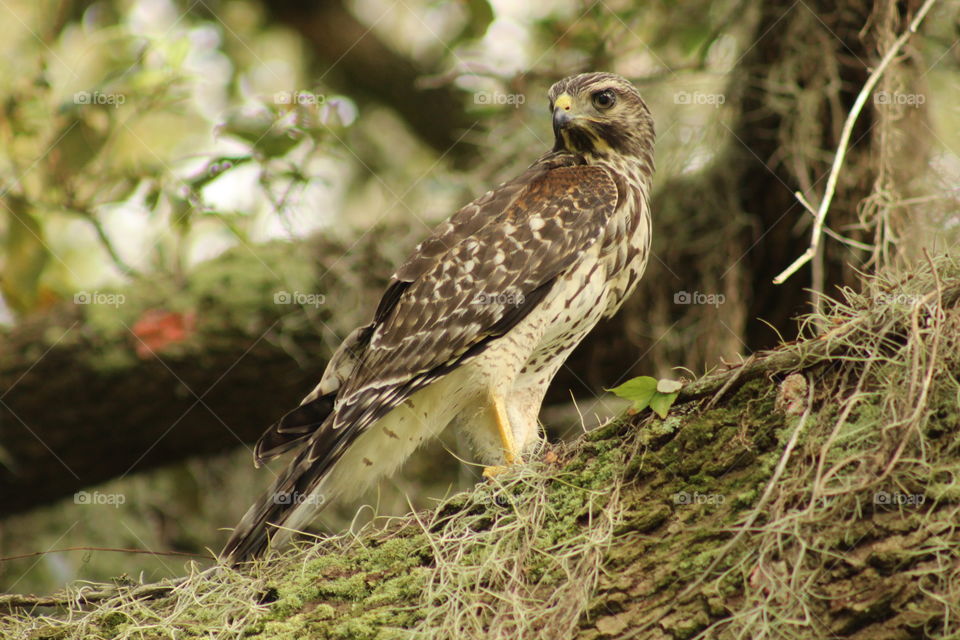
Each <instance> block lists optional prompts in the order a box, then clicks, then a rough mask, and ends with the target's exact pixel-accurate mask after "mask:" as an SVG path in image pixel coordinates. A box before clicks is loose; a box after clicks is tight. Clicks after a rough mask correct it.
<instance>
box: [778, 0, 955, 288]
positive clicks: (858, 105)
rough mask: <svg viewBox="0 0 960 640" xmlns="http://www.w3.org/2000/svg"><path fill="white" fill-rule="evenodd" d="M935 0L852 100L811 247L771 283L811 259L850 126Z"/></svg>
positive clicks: (926, 4)
mask: <svg viewBox="0 0 960 640" xmlns="http://www.w3.org/2000/svg"><path fill="white" fill-rule="evenodd" d="M935 2H936V0H926V2H924V3H923V6H922V7H920V10H919V11H918V12H917V15H916V16H914V18H913V20H912V21H911V22H910V26H909V27H908V28H907V30H906V31H904V32H903V33H902V34H900V37H899V38H897V39H896V40H895V41H894V43H893V45H892V46H891V47H890V49H888V50H887V53H886V54H885V55H884V56H883V59H881V60H880V64H879V65H877V68H876V69H874V70H873V73H871V74H870V76H869V77H868V78H867V81H866V83H865V84H864V85H863V88H862V89H861V90H860V94H859V95H858V96H857V99H856V101H855V102H854V103H853V107H852V108H851V109H850V113H848V114H847V119H846V121H845V122H844V123H843V131H842V132H841V134H840V143H839V144H838V145H837V153H836V155H835V156H834V158H833V165H832V166H831V167H830V177H829V178H827V188H826V191H825V192H824V194H823V200H821V201H820V207H819V208H818V209H817V216H816V220H814V223H813V233H812V238H811V239H810V246H809V247H807V250H806V251H804V252H803V255H801V256H800V257H799V258H797V259H796V260H794V261H793V264H791V265H790V266H789V267H787V268H786V269H784V270H783V271H782V272H781V273H780V275H778V276H777V277H776V278H774V279H773V283H774V284H783V283H784V282H785V281H786V280H787V278H789V277H790V276H792V275H793V274H794V273H796V272H797V270H798V269H800V267H802V266H803V265H805V264H807V263H808V262H810V260H811V259H813V257H814V256H815V255H816V254H817V249H818V248H819V247H820V238H821V235H822V233H823V224H824V221H825V220H826V219H827V211H828V210H829V209H830V203H831V201H832V200H833V194H834V192H835V191H836V188H837V178H838V177H839V175H840V168H841V167H842V166H843V161H844V159H845V158H846V155H847V145H848V144H849V143H850V136H852V135H853V126H854V125H855V124H856V122H857V118H858V117H860V111H862V110H863V105H864V104H866V102H867V97H868V96H869V95H870V93H871V92H872V91H873V88H874V87H875V86H876V84H877V82H879V80H880V76H882V75H883V72H884V71H886V69H887V67H888V66H889V65H890V62H892V61H893V59H894V57H896V55H897V54H898V53H899V52H900V49H901V48H902V47H903V45H904V44H906V42H907V40H908V39H909V38H910V36H911V35H912V34H914V33H916V31H917V29H918V28H919V27H920V23H921V22H923V19H924V17H926V15H927V12H928V11H930V8H931V7H932V6H933V5H934V3H935ZM801 203H802V204H804V206H809V205H808V204H807V203H806V202H805V201H803V200H801Z"/></svg>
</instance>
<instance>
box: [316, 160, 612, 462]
mask: <svg viewBox="0 0 960 640" xmlns="http://www.w3.org/2000/svg"><path fill="white" fill-rule="evenodd" d="M490 195H492V196H493V197H490V198H489V199H488V203H483V198H481V200H480V201H478V203H477V205H478V206H477V207H476V210H475V211H471V212H470V220H472V221H476V222H475V223H473V225H471V226H472V227H473V228H472V229H471V232H470V233H469V234H466V235H463V234H460V236H459V237H456V238H455V239H454V240H453V241H451V240H450V238H451V234H450V228H449V227H448V226H447V225H444V226H441V227H440V228H439V229H438V231H437V233H436V234H435V235H434V236H433V237H431V238H430V239H429V240H427V241H426V242H424V243H423V244H422V245H421V248H420V251H419V252H418V253H417V255H416V256H415V257H414V258H413V259H411V260H410V261H408V262H407V263H406V264H405V265H404V266H403V267H401V269H400V270H398V272H397V280H396V281H395V282H394V284H393V285H392V286H391V288H390V290H388V292H387V294H386V295H385V296H384V301H383V302H382V303H381V305H380V308H379V309H378V310H377V317H376V319H375V328H374V330H373V334H372V335H371V338H370V344H369V346H368V348H367V349H366V351H365V352H364V354H363V356H362V358H361V359H360V361H359V362H358V364H357V367H356V369H355V370H354V372H353V375H351V376H350V378H349V379H348V380H347V381H346V382H345V384H344V386H343V388H342V389H341V390H340V393H339V394H338V396H337V404H336V407H335V409H334V413H335V418H334V423H333V428H334V429H339V428H341V427H349V430H350V431H354V433H356V431H355V430H362V429H363V428H365V427H366V426H367V425H369V424H370V423H371V422H372V421H373V420H375V419H376V418H378V417H380V416H382V415H384V414H385V413H386V412H388V411H389V410H390V409H392V408H393V407H395V406H397V405H398V404H400V403H401V402H403V400H405V399H406V398H407V397H409V396H410V395H411V394H412V393H414V392H415V391H417V390H418V389H420V388H422V387H424V386H425V385H427V384H429V383H430V382H431V381H432V380H435V379H436V378H438V377H439V376H441V375H444V374H446V373H448V372H449V371H451V370H452V369H454V368H456V367H457V366H459V365H460V364H462V363H463V362H465V361H466V360H468V359H469V358H470V357H472V356H474V355H476V354H477V353H479V352H480V351H481V350H482V349H483V348H484V347H485V345H486V344H487V343H488V342H489V341H490V340H492V339H494V338H496V337H499V336H501V335H503V334H504V333H506V332H507V331H508V330H509V329H510V328H511V327H512V326H514V325H515V324H516V323H517V322H519V320H521V319H522V318H523V317H524V316H526V314H527V313H529V311H530V310H531V309H532V308H534V307H535V306H536V304H537V303H538V302H539V301H540V300H541V299H542V298H543V297H544V296H545V295H546V294H547V293H548V292H549V289H550V287H551V286H552V284H553V282H554V280H555V279H556V278H557V276H559V275H561V274H562V273H564V272H565V271H566V270H567V269H568V268H569V267H570V266H572V265H573V264H574V263H575V262H576V261H577V260H578V258H579V257H580V256H581V255H582V254H583V252H584V251H586V250H587V249H588V248H589V247H590V245H591V244H593V242H595V241H596V240H597V238H598V237H599V236H600V234H601V232H602V231H603V229H604V227H605V226H606V224H607V221H608V220H609V219H610V216H611V215H612V214H613V212H614V209H615V208H616V205H617V197H618V196H617V188H616V184H615V182H614V180H613V178H612V177H611V175H610V174H609V173H608V172H607V171H606V170H605V169H603V168H600V167H590V166H573V167H560V168H554V169H550V170H548V171H544V172H542V173H540V174H538V175H536V176H535V177H533V179H532V180H531V181H530V182H529V183H527V184H526V185H525V186H524V187H523V188H522V189H520V190H519V191H518V192H517V193H516V195H514V196H513V197H512V198H511V199H510V202H509V204H508V205H507V206H506V208H504V209H501V208H499V207H497V206H496V203H497V202H498V199H497V197H496V192H494V194H488V196H490ZM484 198H487V196H484ZM454 228H456V227H454ZM460 228H461V229H462V227H460ZM438 238H445V241H446V242H449V243H450V244H449V246H448V247H447V248H446V249H445V250H444V249H443V248H442V247H443V244H442V243H441V242H440V241H439V240H438ZM427 248H429V252H427V251H425V249H427ZM427 256H430V257H429V258H428V257H427ZM406 278H410V279H409V280H408V279H406ZM340 438H347V439H350V438H349V437H348V436H346V434H343V435H342V436H340V437H338V440H340ZM317 444H318V445H320V443H317ZM340 444H341V446H342V445H344V444H345V443H343V442H342V441H341V443H340ZM322 448H324V447H323V446H322V445H321V449H322ZM337 448H340V447H337ZM317 453H320V454H321V455H322V453H321V451H317Z"/></svg>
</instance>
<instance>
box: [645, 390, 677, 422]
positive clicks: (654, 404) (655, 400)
mask: <svg viewBox="0 0 960 640" xmlns="http://www.w3.org/2000/svg"><path fill="white" fill-rule="evenodd" d="M678 393H679V392H678V391H674V392H673V393H659V392H657V393H654V394H653V397H652V398H650V408H651V409H653V410H654V411H656V412H657V415H658V416H660V418H661V419H663V418H666V417H667V412H668V411H670V407H671V406H672V405H673V401H674V400H676V399H677V394H678Z"/></svg>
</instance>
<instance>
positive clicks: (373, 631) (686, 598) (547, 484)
mask: <svg viewBox="0 0 960 640" xmlns="http://www.w3.org/2000/svg"><path fill="white" fill-rule="evenodd" d="M867 289H868V290H869V291H870V295H869V296H857V295H854V294H850V297H849V298H848V300H847V301H846V302H845V303H843V304H839V303H838V304H836V305H835V306H834V308H833V309H832V311H831V313H830V315H829V316H827V317H824V318H820V320H821V321H822V323H823V324H824V325H825V326H828V327H831V331H830V332H829V334H828V336H829V337H819V338H818V337H814V338H811V339H809V340H805V341H801V342H799V343H796V344H791V345H786V346H784V347H781V348H780V349H779V350H777V351H775V352H773V353H771V354H768V355H766V356H764V357H762V358H758V359H757V362H760V363H761V365H762V364H763V363H764V362H767V363H770V364H769V366H768V367H767V370H766V372H767V373H768V374H769V375H767V376H759V377H756V376H754V377H752V379H751V377H750V376H748V375H738V374H737V371H736V370H733V371H730V372H727V373H725V374H723V375H724V376H726V377H727V379H728V380H733V383H732V384H731V385H729V386H726V390H725V395H724V396H723V397H722V398H720V399H719V400H718V401H717V402H716V403H715V404H714V405H713V406H712V407H709V404H710V400H709V399H707V398H706V397H702V399H699V400H696V399H688V400H687V401H686V402H681V403H680V404H678V405H676V406H675V407H674V409H673V410H672V412H671V414H670V415H668V417H667V418H666V419H660V418H657V417H655V416H651V415H636V416H630V417H626V418H623V419H621V420H617V421H615V422H613V423H611V424H609V425H607V426H605V427H602V428H600V429H598V430H596V431H594V432H592V433H590V434H587V435H586V436H584V438H583V439H582V440H581V441H579V442H577V443H574V444H572V445H569V446H564V447H558V448H552V449H548V450H547V451H545V452H544V454H543V456H542V458H541V459H540V460H539V461H537V462H534V463H532V464H528V465H525V466H522V467H519V468H517V469H516V470H515V471H513V472H511V473H507V474H504V475H502V476H498V478H497V481H496V482H494V483H493V484H483V485H478V486H477V487H476V489H475V490H473V491H472V492H468V493H464V494H459V495H456V496H453V497H452V498H450V499H448V500H446V501H445V502H443V503H442V504H440V505H438V506H437V507H436V508H435V509H434V510H432V511H431V512H426V513H418V514H412V515H410V516H409V517H406V518H399V519H394V520H391V521H388V522H386V523H381V526H380V528H374V527H371V528H368V529H366V530H365V531H364V532H362V533H361V534H360V535H359V536H347V537H340V538H330V539H326V540H322V541H320V542H318V543H306V544H304V545H303V546H301V547H300V548H298V549H295V550H291V551H287V552H285V553H283V554H282V555H276V556H273V557H271V558H270V559H269V560H268V561H267V562H264V563H261V564H258V565H256V566H252V567H247V568H244V569H242V570H241V571H233V570H230V569H227V568H224V567H219V566H218V567H212V568H211V569H209V570H207V571H206V572H205V573H196V574H193V575H191V576H189V577H188V578H186V579H183V580H182V581H180V582H179V583H178V585H177V587H176V588H175V589H173V590H172V591H169V592H167V593H163V591H162V590H157V589H156V588H154V589H153V590H152V591H151V592H150V593H149V594H148V595H153V596H156V595H161V597H160V598H159V599H155V600H150V599H143V598H140V599H138V598H136V597H134V596H135V595H136V594H137V592H136V591H135V590H132V589H128V588H115V589H116V592H115V593H116V594H117V595H115V596H113V597H105V598H102V599H98V601H97V602H95V603H90V605H88V607H89V608H88V610H85V611H81V610H80V608H82V607H80V605H78V604H77V603H78V602H80V601H82V600H83V597H84V596H83V594H82V593H81V592H80V591H79V590H74V591H72V592H71V593H70V594H68V595H67V596H66V597H65V598H61V603H62V604H64V603H67V602H70V601H72V602H73V604H69V605H66V606H67V607H68V608H69V609H70V612H69V615H67V612H63V611H56V610H54V611H53V612H52V614H51V615H48V616H46V617H40V616H38V615H37V612H36V611H34V612H32V613H31V612H27V611H23V610H21V611H20V612H19V614H18V615H16V616H11V617H9V618H7V619H6V620H5V623H4V624H5V632H6V633H8V634H10V633H12V634H16V635H15V636H14V637H29V638H49V639H53V638H80V637H84V638H86V637H104V638H132V637H138V638H162V637H164V638H165V637H177V638H194V637H197V638H199V637H211V636H214V637H216V636H217V634H223V637H226V636H230V635H231V634H232V636H236V635H238V634H239V635H242V636H243V637H249V638H264V639H278V638H303V637H314V638H351V639H358V638H412V637H429V638H539V637H542V638H584V639H591V640H593V639H597V640H599V639H603V638H623V639H626V638H663V639H675V638H695V637H699V638H733V637H750V638H864V639H866V638H871V639H874V638H890V639H893V638H948V637H956V634H957V633H960V604H958V600H957V598H956V593H957V591H958V589H960V571H958V570H957V567H958V566H960V530H958V529H957V527H956V522H957V521H958V516H960V483H958V481H957V480H956V473H955V472H956V469H957V468H958V466H960V435H958V431H957V424H958V422H960V409H958V404H957V397H958V396H960V308H958V300H960V266H958V265H956V264H953V263H951V262H949V261H946V260H944V261H941V262H939V263H937V265H936V267H935V268H934V265H932V264H931V265H929V267H928V268H927V269H926V270H925V271H924V272H923V273H918V274H915V275H913V276H911V277H909V278H906V279H903V280H900V281H897V282H881V281H873V282H870V283H868V286H867ZM891 291H896V295H890V292H891ZM824 341H827V342H830V343H833V346H831V347H830V348H829V349H827V350H826V351H817V350H818V349H820V347H816V348H811V345H813V344H821V343H823V342H824ZM801 352H802V353H803V354H804V355H803V356H802V357H799V356H798V354H799V353H801ZM788 353H789V354H793V356H792V357H790V358H784V357H783V355H784V354H788ZM818 353H819V355H816V354H818ZM791 363H792V364H791ZM750 366H756V365H755V364H751V365H750ZM698 395H700V394H692V395H691V396H688V397H689V398H693V397H696V396H698ZM708 407H709V408H708ZM141 593H142V592H141ZM17 602H18V600H17V599H16V598H5V599H0V605H3V606H6V607H8V608H9V607H13V608H16V606H15V605H16V603H17ZM19 602H21V604H25V603H27V602H29V600H22V599H21V600H19ZM46 604H50V602H49V601H47V602H46ZM78 607H80V608H78Z"/></svg>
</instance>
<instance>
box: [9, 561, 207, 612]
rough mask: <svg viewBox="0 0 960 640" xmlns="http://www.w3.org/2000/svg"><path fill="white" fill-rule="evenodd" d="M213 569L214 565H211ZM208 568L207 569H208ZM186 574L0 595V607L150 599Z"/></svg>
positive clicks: (55, 605)
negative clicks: (76, 589)
mask: <svg viewBox="0 0 960 640" xmlns="http://www.w3.org/2000/svg"><path fill="white" fill-rule="evenodd" d="M213 568H214V569H215V568H216V567H213ZM209 570H210V569H207V571H209ZM186 580H187V576H184V577H182V578H177V579H176V580H171V581H162V582H155V583H152V584H143V585H139V586H136V587H125V586H116V587H105V588H103V589H98V590H95V591H88V592H78V593H72V594H71V593H65V594H63V595H56V596H32V595H21V594H10V595H0V609H8V610H9V609H17V608H34V607H63V606H68V605H72V604H93V603H95V602H102V601H104V600H109V599H110V598H115V597H117V596H121V595H122V596H126V597H129V598H133V599H135V600H145V599H146V600H151V599H154V598H159V597H162V596H165V595H167V594H168V593H170V592H171V591H173V590H174V589H176V588H177V587H179V586H180V585H181V584H183V583H184V582H186Z"/></svg>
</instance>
